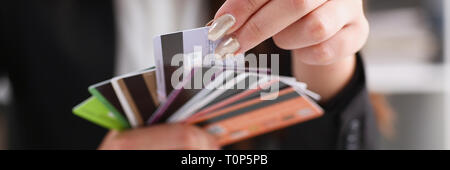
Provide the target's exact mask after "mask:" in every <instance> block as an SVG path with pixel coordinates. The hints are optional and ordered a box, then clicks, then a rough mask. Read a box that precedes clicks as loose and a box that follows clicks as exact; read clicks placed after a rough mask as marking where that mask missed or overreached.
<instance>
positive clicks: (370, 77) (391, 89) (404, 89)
mask: <svg viewBox="0 0 450 170" xmlns="http://www.w3.org/2000/svg"><path fill="white" fill-rule="evenodd" d="M366 68H367V70H366V71H367V81H368V86H369V89H370V90H371V91H375V92H379V93H384V94H401V93H442V92H444V89H445V88H444V87H445V75H444V70H445V66H444V65H443V64H404V65H402V64H391V65H367V67H366Z"/></svg>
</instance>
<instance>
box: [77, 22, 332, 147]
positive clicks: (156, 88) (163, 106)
mask: <svg viewBox="0 0 450 170" xmlns="http://www.w3.org/2000/svg"><path fill="white" fill-rule="evenodd" d="M208 29H209V28H208V27H204V28H198V29H193V30H186V31H182V32H177V33H170V34H165V35H160V36H157V37H155V38H154V51H155V52H154V55H155V63H156V67H151V68H148V69H145V70H141V71H137V72H133V73H129V74H126V75H122V76H118V77H115V78H112V79H110V80H106V81H103V82H100V83H98V84H95V85H92V86H90V87H89V89H88V91H89V92H90V93H91V94H92V97H90V98H88V99H87V100H85V101H84V102H82V103H81V104H79V105H78V106H76V107H75V108H74V109H73V112H74V113H75V114H76V115H78V116H80V117H82V118H84V119H86V120H89V121H91V122H93V123H95V124H97V125H100V126H102V127H105V128H107V129H112V130H118V131H124V130H128V129H132V128H140V127H144V126H152V125H156V124H162V123H186V124H192V125H196V126H199V127H201V128H203V129H205V130H206V131H207V132H209V133H211V134H213V135H215V136H216V137H217V138H218V141H219V143H220V144H222V145H228V144H232V143H234V142H238V141H241V140H244V139H247V138H251V137H254V136H257V135H261V134H264V133H268V132H272V131H275V130H279V129H282V128H285V127H288V126H291V125H294V124H297V123H301V122H305V121H308V120H311V119H314V118H318V117H320V116H322V115H323V112H324V111H323V109H322V108H320V106H318V105H317V104H316V103H315V102H314V99H316V100H317V99H318V98H319V97H320V96H318V95H317V94H315V93H313V92H311V91H309V90H308V89H307V86H306V84H304V83H301V82H297V81H296V80H295V78H292V77H283V76H278V75H274V74H272V73H271V71H270V69H262V68H251V67H248V66H246V65H239V64H236V62H235V60H233V57H230V59H228V58H227V59H226V60H229V61H231V62H227V61H223V60H222V59H218V58H217V57H215V58H214V57H212V58H213V59H211V60H208V59H206V58H207V56H209V55H208V54H214V50H215V48H216V47H217V45H218V44H219V43H220V41H221V40H218V41H215V42H213V41H209V40H208V38H207V37H208V36H207V34H208ZM180 54H181V55H180ZM212 56H214V55H212ZM205 60H207V61H208V62H204V61H205ZM233 61H234V62H233ZM229 63H232V64H229Z"/></svg>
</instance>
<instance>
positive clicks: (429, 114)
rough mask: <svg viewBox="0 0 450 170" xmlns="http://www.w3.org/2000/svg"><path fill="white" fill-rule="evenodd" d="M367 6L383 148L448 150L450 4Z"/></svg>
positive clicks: (417, 0)
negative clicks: (448, 26) (448, 25)
mask: <svg viewBox="0 0 450 170" xmlns="http://www.w3.org/2000/svg"><path fill="white" fill-rule="evenodd" d="M366 2H367V3H366V6H367V17H368V19H369V22H370V24H371V35H370V38H369V41H368V43H367V45H366V47H365V48H364V49H363V54H364V57H365V59H366V64H367V77H368V81H369V89H370V91H371V93H372V101H373V104H374V106H375V110H376V112H377V118H378V124H379V129H380V131H381V132H382V134H383V138H382V141H380V142H381V144H382V145H381V146H380V147H381V148H380V149H443V148H447V149H448V145H449V144H448V142H446V141H448V140H446V138H447V137H448V135H446V134H448V133H446V132H447V131H446V129H448V128H446V124H448V123H446V122H448V117H447V114H449V113H450V112H449V110H448V108H447V107H448V101H449V100H448V93H447V92H448V89H449V88H450V86H448V83H447V82H448V76H446V70H448V68H449V64H448V59H449V58H448V55H447V57H446V55H445V54H447V51H448V48H446V47H445V44H446V43H445V41H446V39H445V38H444V37H445V32H444V30H445V29H444V28H445V23H447V22H445V20H446V19H447V20H448V17H445V12H444V11H448V10H449V9H446V8H449V5H448V3H449V2H445V0H427V1H423V0H400V1H392V0H367V1H366ZM447 30H448V29H447ZM446 94H447V95H446Z"/></svg>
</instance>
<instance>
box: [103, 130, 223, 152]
mask: <svg viewBox="0 0 450 170" xmlns="http://www.w3.org/2000/svg"><path fill="white" fill-rule="evenodd" d="M99 149H101V150H181V149H183V150H217V149H220V148H219V146H218V145H217V143H216V140H215V138H214V137H213V136H211V135H210V134H208V133H206V132H204V131H203V130H201V129H199V128H197V127H194V126H189V125H181V124H168V125H157V126H152V127H147V128H140V129H133V130H129V131H125V132H117V131H111V132H109V133H108V135H106V137H105V138H104V139H103V142H102V144H101V145H100V147H99Z"/></svg>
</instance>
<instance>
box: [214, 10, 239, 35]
mask: <svg viewBox="0 0 450 170" xmlns="http://www.w3.org/2000/svg"><path fill="white" fill-rule="evenodd" d="M235 23H236V18H234V16H233V15H231V14H225V15H223V16H221V17H219V18H217V19H216V20H215V21H214V22H213V23H212V25H211V28H210V29H209V32H208V39H209V40H211V41H217V40H218V39H221V38H222V37H223V36H225V34H226V33H227V31H228V30H229V29H230V28H231V27H233V25H234V24H235Z"/></svg>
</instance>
